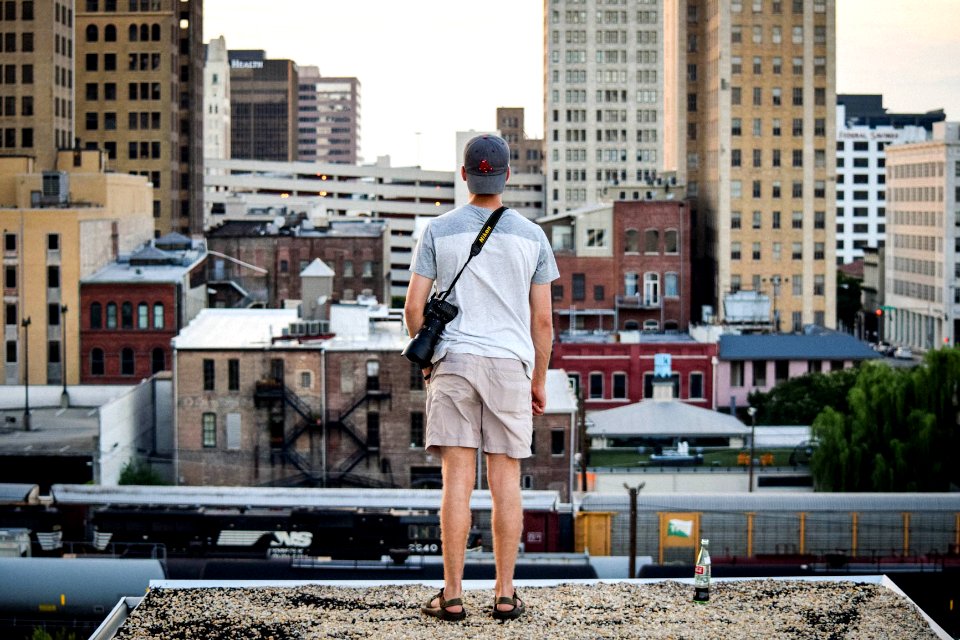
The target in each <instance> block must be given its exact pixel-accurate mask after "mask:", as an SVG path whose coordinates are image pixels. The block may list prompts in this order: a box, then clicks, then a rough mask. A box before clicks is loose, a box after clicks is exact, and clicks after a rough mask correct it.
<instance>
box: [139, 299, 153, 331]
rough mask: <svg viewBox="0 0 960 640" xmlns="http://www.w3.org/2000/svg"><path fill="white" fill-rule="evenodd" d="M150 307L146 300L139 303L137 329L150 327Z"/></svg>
mask: <svg viewBox="0 0 960 640" xmlns="http://www.w3.org/2000/svg"><path fill="white" fill-rule="evenodd" d="M149 321H150V307H149V306H148V305H147V303H146V302H141V303H140V304H138V305H137V329H147V328H149Z"/></svg>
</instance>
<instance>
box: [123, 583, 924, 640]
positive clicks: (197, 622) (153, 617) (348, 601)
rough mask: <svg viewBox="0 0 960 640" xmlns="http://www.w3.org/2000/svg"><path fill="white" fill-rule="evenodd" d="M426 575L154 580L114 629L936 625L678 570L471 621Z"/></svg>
mask: <svg viewBox="0 0 960 640" xmlns="http://www.w3.org/2000/svg"><path fill="white" fill-rule="evenodd" d="M435 592H436V590H435V589H432V588H428V587H426V586H424V585H417V584H413V585H401V586H383V587H374V588H367V589H356V588H345V587H329V586H298V587H263V588H200V589H194V588H185V589H162V588H161V589H154V590H152V591H150V592H149V593H148V594H147V595H146V596H145V597H144V599H143V602H141V604H140V605H139V606H138V607H137V608H136V609H134V611H133V612H132V613H131V614H130V617H129V618H127V620H126V621H125V622H124V624H123V626H122V627H121V628H120V630H119V631H118V633H117V635H116V638H118V639H120V638H123V639H125V640H133V639H137V640H145V639H147V638H158V639H159V638H163V639H164V640H176V639H182V638H190V639H204V640H221V639H222V640H235V639H238V638H244V639H247V638H250V639H254V638H256V639H264V640H265V639H272V640H294V639H297V640H300V639H312V638H340V639H344V640H347V639H354V638H378V639H379V638H384V639H391V638H396V639H400V638H403V639H404V640H408V639H413V640H416V639H425V640H426V639H429V640H436V639H437V638H438V637H442V638H530V639H531V640H533V639H536V640H540V639H542V638H557V639H561V638H562V639H564V640H566V639H572V638H584V639H586V638H590V639H593V638H630V639H633V638H676V639H681V638H682V639H685V640H693V639H696V638H725V639H729V638H756V639H758V640H759V639H767V638H804V639H808V638H809V639H813V638H816V639H824V638H826V639H840V638H858V639H859V638H890V639H894V638H895V639H897V640H900V639H905V638H909V639H911V640H923V639H926V638H933V639H935V638H936V637H937V636H936V635H935V634H934V633H933V631H932V630H931V629H930V627H929V625H928V624H927V623H926V621H925V620H924V619H923V618H922V617H921V616H920V614H919V613H918V611H917V610H916V608H915V607H914V606H913V605H911V604H910V603H909V602H908V601H907V600H905V599H903V598H902V597H901V596H899V595H897V594H896V593H894V592H893V591H891V590H889V589H887V588H885V587H882V586H880V585H876V584H856V583H853V582H802V581H796V582H794V581H776V580H747V581H736V582H718V583H715V584H713V585H712V587H711V592H710V602H709V603H708V604H705V605H700V604H693V603H692V602H691V601H690V600H691V597H692V595H693V587H692V586H690V585H687V584H683V583H680V582H672V581H665V582H657V583H650V584H632V583H613V584H604V583H598V584H590V585H583V584H568V585H560V586H556V587H538V588H533V587H531V588H526V589H519V595H520V597H521V599H523V600H525V601H526V603H527V612H526V615H524V616H523V617H522V618H520V619H519V620H514V621H508V622H497V621H494V620H493V619H492V618H491V617H490V610H491V608H492V604H493V592H492V591H483V590H479V591H467V592H466V595H465V597H464V604H465V606H466V608H467V611H468V616H467V619H466V620H464V621H463V622H453V623H451V622H441V621H439V620H436V619H434V618H428V617H426V616H423V615H421V614H420V604H421V603H423V602H424V601H426V600H427V599H428V598H429V597H430V596H431V595H433V594H434V593H435Z"/></svg>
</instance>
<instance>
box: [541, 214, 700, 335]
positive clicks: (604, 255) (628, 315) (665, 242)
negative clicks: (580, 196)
mask: <svg viewBox="0 0 960 640" xmlns="http://www.w3.org/2000/svg"><path fill="white" fill-rule="evenodd" d="M538 222H539V223H540V225H541V226H542V227H543V228H544V231H545V232H546V234H547V237H548V238H550V241H551V243H552V245H553V250H554V255H555V256H556V259H557V267H558V268H559V269H560V279H559V280H558V281H556V282H555V283H554V285H553V305H554V315H555V322H554V326H555V327H557V329H558V330H559V331H567V332H571V331H572V332H577V331H609V330H641V329H642V330H643V331H646V332H661V331H665V332H673V333H675V332H678V331H679V332H684V331H686V330H687V327H688V326H689V324H690V307H691V290H690V289H691V287H690V281H691V250H690V237H691V233H690V211H689V206H688V203H687V202H685V201H682V200H634V201H617V202H615V203H613V204H612V205H610V204H601V205H596V206H593V207H587V208H584V209H578V210H576V211H570V212H567V213H564V214H558V215H554V216H546V217H544V218H541V219H539V220H538Z"/></svg>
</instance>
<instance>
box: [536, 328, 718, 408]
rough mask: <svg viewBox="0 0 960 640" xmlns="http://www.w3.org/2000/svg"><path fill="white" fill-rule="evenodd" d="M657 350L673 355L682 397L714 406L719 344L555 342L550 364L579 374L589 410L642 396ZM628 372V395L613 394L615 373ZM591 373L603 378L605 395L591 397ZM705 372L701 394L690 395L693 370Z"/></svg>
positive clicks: (689, 400) (613, 406)
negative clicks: (715, 365)
mask: <svg viewBox="0 0 960 640" xmlns="http://www.w3.org/2000/svg"><path fill="white" fill-rule="evenodd" d="M658 353H669V354H670V355H671V356H672V362H671V370H672V371H673V372H674V373H678V374H680V396H679V397H680V399H681V400H683V401H685V402H689V403H691V404H695V405H697V406H702V407H709V408H714V407H713V365H712V358H713V357H714V356H715V355H716V354H717V345H715V344H703V343H699V342H692V341H691V342H673V343H652V342H645V343H638V344H622V343H605V344H593V343H566V342H564V343H555V344H554V346H553V357H552V360H551V362H550V366H551V368H555V369H564V370H565V371H566V372H567V374H579V376H580V388H581V390H582V391H583V394H584V406H585V408H586V409H587V410H599V409H613V408H615V407H620V406H624V405H627V404H631V403H635V402H640V401H641V400H643V386H644V385H643V383H644V380H643V378H644V375H645V374H651V375H652V374H653V358H654V356H655V355H656V354H658ZM618 372H619V373H625V374H626V376H627V381H626V382H627V384H626V396H627V397H626V398H614V397H613V393H612V392H613V374H614V373H618ZM591 373H599V374H601V376H602V380H603V397H602V398H590V390H589V380H590V374H591ZM691 373H702V374H703V394H702V396H703V397H702V398H699V399H697V398H690V374H691Z"/></svg>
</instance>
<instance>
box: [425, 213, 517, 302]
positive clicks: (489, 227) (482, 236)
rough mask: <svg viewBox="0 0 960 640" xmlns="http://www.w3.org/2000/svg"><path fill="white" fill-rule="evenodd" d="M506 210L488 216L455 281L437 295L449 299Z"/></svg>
mask: <svg viewBox="0 0 960 640" xmlns="http://www.w3.org/2000/svg"><path fill="white" fill-rule="evenodd" d="M506 210H507V208H506V207H500V208H499V209H497V210H496V211H494V212H493V213H491V214H490V217H489V218H487V221H486V222H484V223H483V228H482V229H480V233H478V234H477V239H476V240H474V241H473V245H472V246H471V247H470V255H469V256H468V257H467V261H466V262H464V263H463V266H462V267H460V271H457V275H456V277H454V279H453V282H451V283H450V286H449V287H447V290H446V291H444V292H442V293H440V294H437V295H436V296H435V297H437V298H439V299H440V300H446V299H447V296H449V295H450V292H451V291H453V285H455V284H457V280H459V279H460V274H462V273H463V270H464V269H466V268H467V265H468V264H470V261H471V260H473V259H474V258H475V257H476V256H477V255H478V254H479V253H480V251H481V250H482V249H483V245H484V243H485V242H486V241H487V240H488V239H489V238H490V234H491V233H493V228H494V227H495V226H497V223H498V222H500V216H502V215H503V212H504V211H506Z"/></svg>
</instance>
